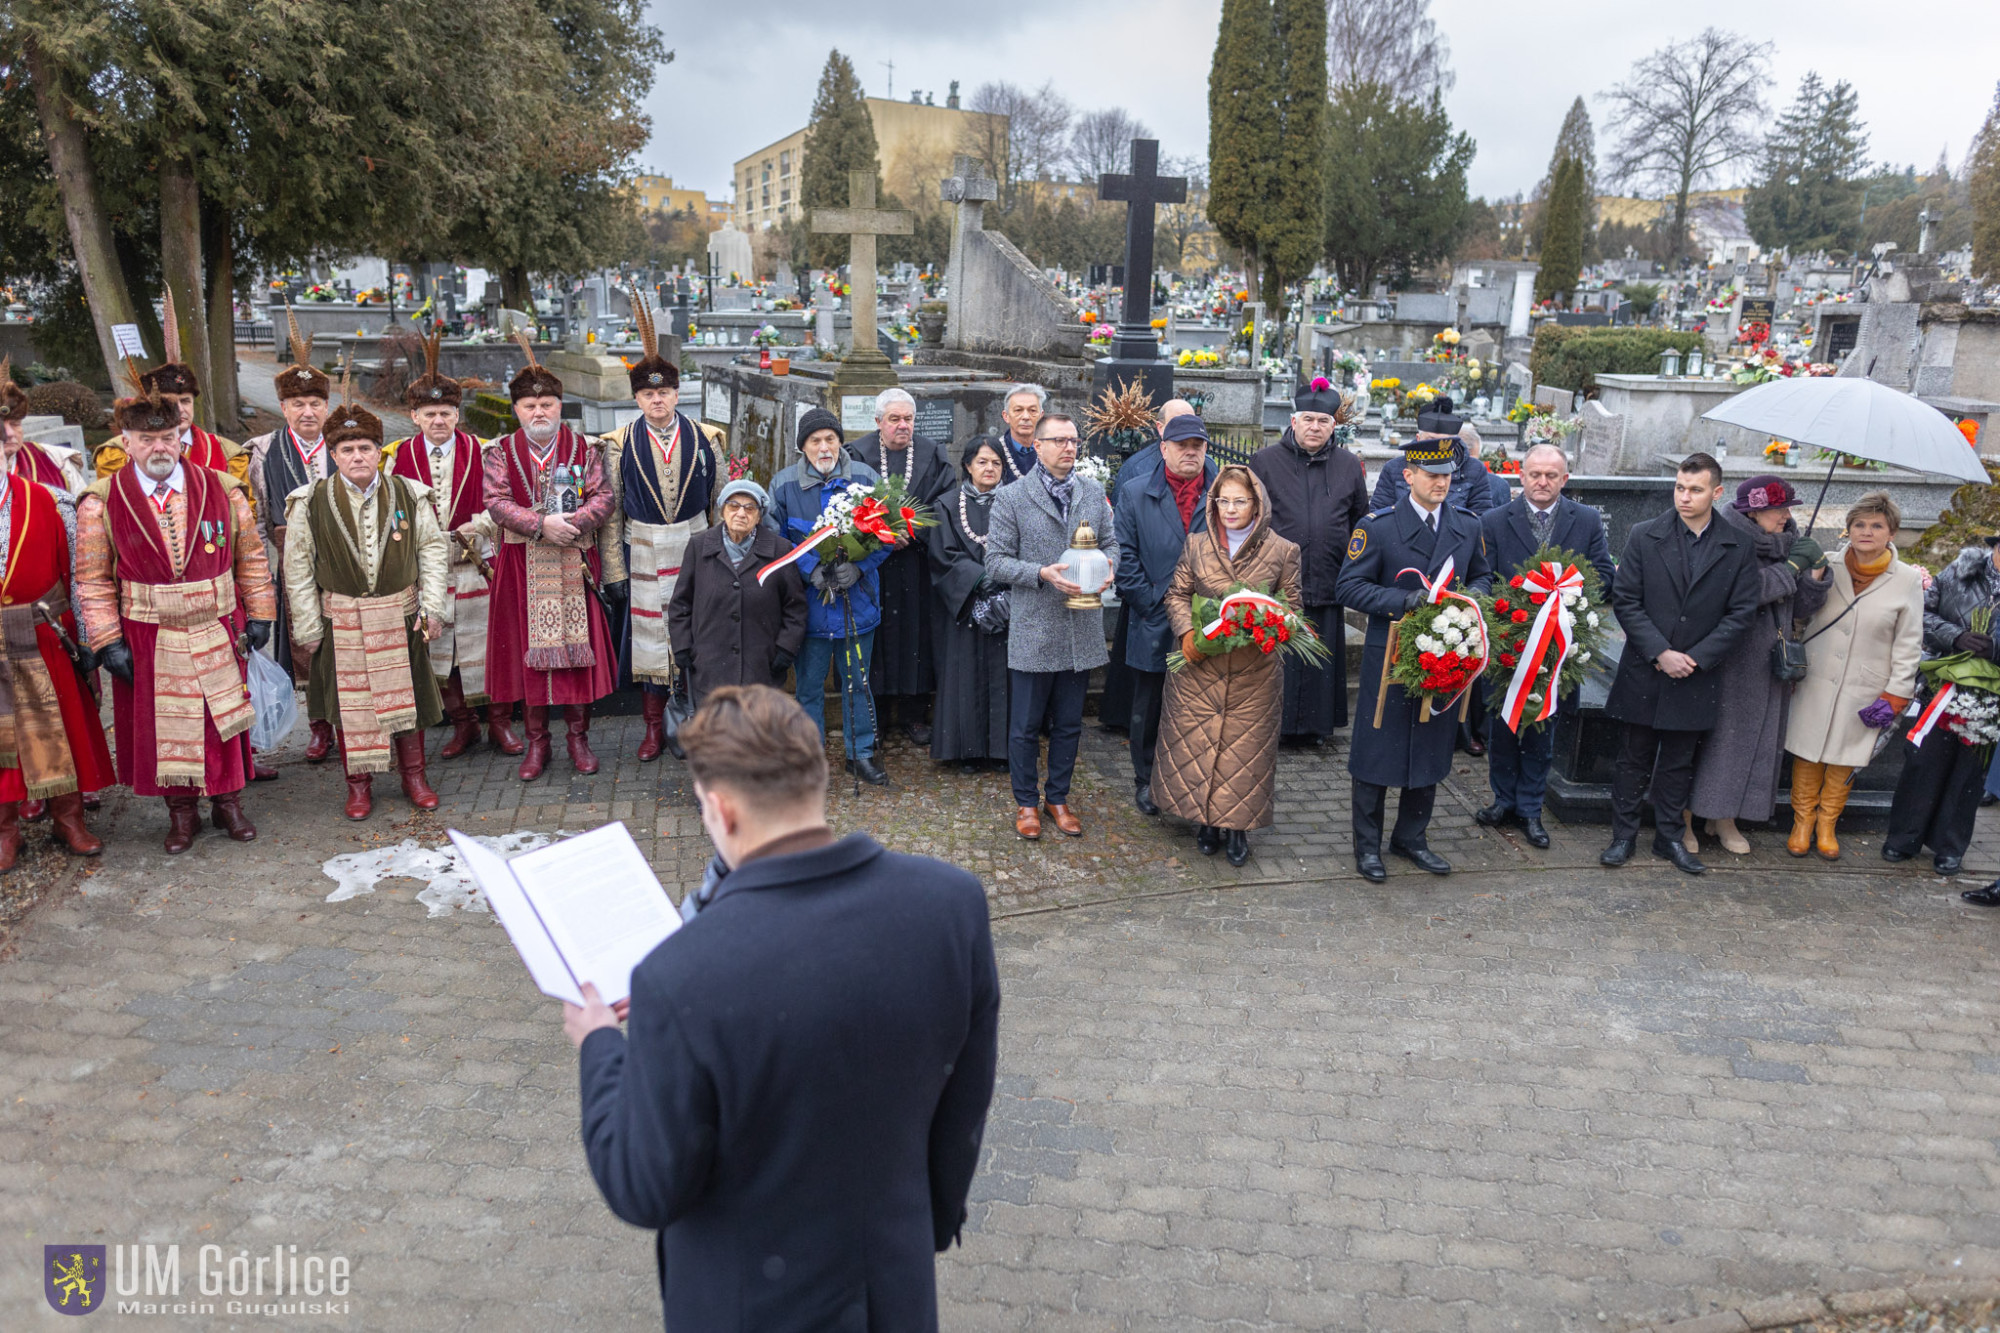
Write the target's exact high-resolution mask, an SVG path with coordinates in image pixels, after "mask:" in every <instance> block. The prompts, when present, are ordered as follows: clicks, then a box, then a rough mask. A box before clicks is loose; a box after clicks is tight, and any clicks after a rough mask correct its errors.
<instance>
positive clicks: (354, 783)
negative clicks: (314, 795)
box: [335, 732, 375, 819]
mask: <svg viewBox="0 0 2000 1333" xmlns="http://www.w3.org/2000/svg"><path fill="white" fill-rule="evenodd" d="M335 746H336V748H337V749H338V750H339V751H340V771H341V772H343V773H345V774H346V775H347V804H346V806H344V807H343V808H342V810H341V813H342V814H344V815H346V816H347V817H348V818H349V819H366V818H368V816H369V815H371V814H373V813H374V811H375V775H374V774H373V773H356V772H355V771H354V770H353V769H351V768H349V767H348V766H347V735H346V733H345V732H343V733H341V735H340V736H339V738H338V739H337V740H336V742H335Z"/></svg>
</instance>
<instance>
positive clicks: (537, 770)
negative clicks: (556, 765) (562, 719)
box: [521, 704, 549, 782]
mask: <svg viewBox="0 0 2000 1333" xmlns="http://www.w3.org/2000/svg"><path fill="white" fill-rule="evenodd" d="M521 713H522V715H523V716H524V717H525V718H526V719H527V727H528V745H527V750H528V753H527V756H526V757H525V758H523V759H522V760H521V781H523V782H533V781H534V780H535V779H536V778H538V777H540V776H541V775H542V770H543V769H545V768H547V767H548V766H549V706H548V705H547V704H523V705H521Z"/></svg>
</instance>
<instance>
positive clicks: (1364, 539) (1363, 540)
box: [1347, 528, 1368, 560]
mask: <svg viewBox="0 0 2000 1333" xmlns="http://www.w3.org/2000/svg"><path fill="white" fill-rule="evenodd" d="M1367 549H1368V529H1366V528H1356V529H1355V530H1354V535H1353V536H1352V537H1349V538H1348V539H1347V558H1348V559H1349V560H1352V559H1354V558H1355V557H1356V556H1358V555H1360V554H1361V553H1362V552H1363V551H1365V550H1367Z"/></svg>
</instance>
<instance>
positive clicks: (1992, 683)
mask: <svg viewBox="0 0 2000 1333" xmlns="http://www.w3.org/2000/svg"><path fill="white" fill-rule="evenodd" d="M1966 628H1967V629H1969V630H1971V631H1972V632H1973V633H1974V634H1991V633H1992V632H1993V608H1991V607H1987V606H1982V607H1978V608H1976V609H1975V610H1974V611H1973V612H1972V614H1971V616H1969V617H1968V618H1967V621H1966ZM1917 669H1918V670H1919V671H1921V672H1922V673H1923V676H1924V680H1925V682H1926V683H1927V684H1928V685H1929V686H1930V687H1931V689H1932V691H1933V693H1932V694H1931V700H1930V702H1929V703H1927V704H1925V705H1924V710H1923V712H1921V713H1919V714H1918V715H1917V720H1916V722H1915V724H1914V725H1912V726H1911V728H1910V744H1912V745H1922V744H1923V743H1924V738H1925V737H1927V736H1929V735H1930V734H1931V732H1932V730H1934V729H1935V728H1937V727H1939V726H1942V727H1943V728H1944V729H1945V730H1946V731H1947V732H1949V733H1950V734H1951V735H1953V736H1956V737H1957V738H1958V741H1959V743H1960V744H1961V745H1973V746H1991V745H1992V744H1993V743H1994V742H1996V741H2000V663H1995V662H1993V661H1991V660H1990V659H1988V658H1985V657H1982V656H1980V655H1979V654H1977V653H1951V654H1948V655H1946V656H1944V657H1934V658H1932V659H1931V660H1930V661H1928V662H1924V663H1922V664H1920V665H1919V666H1918V668H1917Z"/></svg>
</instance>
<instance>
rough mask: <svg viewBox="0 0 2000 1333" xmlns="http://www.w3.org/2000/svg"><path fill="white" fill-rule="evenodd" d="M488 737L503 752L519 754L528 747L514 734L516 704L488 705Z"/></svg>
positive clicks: (494, 746)
mask: <svg viewBox="0 0 2000 1333" xmlns="http://www.w3.org/2000/svg"><path fill="white" fill-rule="evenodd" d="M486 739H488V740H489V741H491V742H493V748H494V749H496V750H498V751H499V752H500V753H501V754H519V753H521V751H522V750H524V749H526V748H527V747H526V746H524V745H522V744H521V738H520V737H518V736H516V735H515V734H514V705H512V704H488V705H486Z"/></svg>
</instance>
